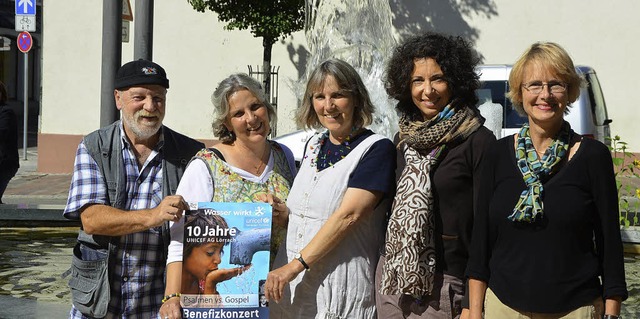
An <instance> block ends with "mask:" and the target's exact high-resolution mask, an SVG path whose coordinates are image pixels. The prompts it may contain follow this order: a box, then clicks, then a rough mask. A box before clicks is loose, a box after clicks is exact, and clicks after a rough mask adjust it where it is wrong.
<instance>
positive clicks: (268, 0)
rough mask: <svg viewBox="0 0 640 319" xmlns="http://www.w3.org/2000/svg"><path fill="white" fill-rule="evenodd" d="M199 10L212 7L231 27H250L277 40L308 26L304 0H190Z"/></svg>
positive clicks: (260, 34)
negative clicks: (305, 25) (305, 24)
mask: <svg viewBox="0 0 640 319" xmlns="http://www.w3.org/2000/svg"><path fill="white" fill-rule="evenodd" d="M187 2H189V3H190V4H191V5H192V6H193V8H194V9H195V10H197V11H200V12H204V11H205V10H207V9H209V10H211V11H213V12H216V13H217V14H218V19H219V20H220V21H223V22H227V25H226V26H225V29H227V30H235V29H237V30H245V29H250V30H251V33H252V34H253V35H254V36H255V37H262V38H263V39H264V42H265V43H268V44H273V43H275V41H276V40H277V39H279V38H284V37H286V36H288V35H290V34H291V33H293V32H296V31H299V30H302V28H303V27H304V0H187Z"/></svg>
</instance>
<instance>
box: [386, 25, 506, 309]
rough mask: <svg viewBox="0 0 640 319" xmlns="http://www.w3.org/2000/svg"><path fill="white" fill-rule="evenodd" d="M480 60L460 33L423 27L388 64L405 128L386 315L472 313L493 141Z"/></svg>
mask: <svg viewBox="0 0 640 319" xmlns="http://www.w3.org/2000/svg"><path fill="white" fill-rule="evenodd" d="M478 61H479V58H478V57H477V55H476V53H475V51H474V50H473V49H472V47H471V45H470V44H469V43H468V42H467V41H465V40H464V39H462V38H461V37H456V36H448V35H443V34H438V33H425V34H421V35H417V36H413V37H411V38H409V39H407V40H406V41H404V42H403V43H402V44H400V45H399V46H398V47H397V48H396V49H395V51H394V53H393V56H392V57H391V59H390V61H389V64H388V65H387V72H386V79H385V81H386V87H387V93H388V94H389V96H391V97H393V98H395V99H396V100H398V104H397V106H396V108H397V110H398V111H399V115H400V121H399V127H400V132H399V133H398V134H397V135H396V137H395V139H394V140H395V143H396V145H397V148H398V159H397V160H398V166H397V169H396V179H397V188H396V195H395V198H394V202H393V207H392V211H391V215H390V218H389V224H388V227H387V234H386V241H385V247H384V248H385V251H384V254H383V256H382V257H381V259H380V262H379V264H378V269H377V272H376V282H377V284H378V285H379V293H378V295H377V300H376V303H377V308H378V318H459V317H460V316H461V315H462V316H463V317H464V316H466V315H467V314H468V312H467V311H466V309H465V312H464V313H463V299H465V298H464V296H465V293H466V289H465V279H464V278H465V277H464V274H465V268H466V266H467V259H468V256H469V252H468V247H469V240H470V238H471V228H472V224H473V215H474V204H475V201H476V196H475V195H476V194H477V193H478V185H479V183H478V182H477V179H478V176H479V170H478V167H479V164H480V162H481V161H482V159H483V157H484V155H485V152H486V150H487V149H488V147H489V146H490V144H491V143H492V142H493V141H495V137H494V136H493V133H491V131H490V130H489V129H487V128H485V127H483V126H482V124H483V123H484V119H483V118H482V116H481V115H480V112H479V111H478V109H477V108H476V103H477V101H478V98H477V97H476V95H475V90H476V89H477V88H478V86H479V81H478V75H477V74H476V73H475V67H476V65H477V63H478ZM464 308H467V307H466V306H464Z"/></svg>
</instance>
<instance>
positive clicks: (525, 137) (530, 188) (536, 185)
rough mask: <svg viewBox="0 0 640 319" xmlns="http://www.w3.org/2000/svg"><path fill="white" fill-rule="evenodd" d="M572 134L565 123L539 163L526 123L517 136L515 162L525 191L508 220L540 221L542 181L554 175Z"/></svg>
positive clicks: (542, 207)
mask: <svg viewBox="0 0 640 319" xmlns="http://www.w3.org/2000/svg"><path fill="white" fill-rule="evenodd" d="M572 132H573V131H572V130H571V126H570V125H569V123H568V122H567V121H564V123H563V124H562V127H561V128H560V132H558V135H557V136H556V137H555V138H554V139H553V143H551V145H549V147H548V148H547V149H546V150H545V152H544V155H543V156H542V159H540V158H538V154H537V153H536V149H535V148H534V147H533V142H532V141H531V135H530V133H529V123H525V124H524V125H523V126H522V128H521V129H520V133H518V146H517V148H516V159H517V161H518V169H520V172H521V173H522V178H523V179H524V182H525V184H526V185H527V188H526V189H525V190H524V191H522V194H520V199H519V200H518V203H517V204H516V206H515V208H514V209H513V214H511V215H510V216H509V217H508V218H509V220H511V221H517V222H529V223H532V222H534V221H535V220H536V219H538V218H542V215H543V211H544V206H543V203H542V200H543V197H544V188H543V186H542V180H544V179H546V178H547V177H548V176H549V175H550V174H551V173H552V172H553V169H554V167H555V166H556V165H557V164H558V163H560V161H562V159H563V158H564V156H565V155H566V154H567V150H568V149H569V141H570V138H571V135H572Z"/></svg>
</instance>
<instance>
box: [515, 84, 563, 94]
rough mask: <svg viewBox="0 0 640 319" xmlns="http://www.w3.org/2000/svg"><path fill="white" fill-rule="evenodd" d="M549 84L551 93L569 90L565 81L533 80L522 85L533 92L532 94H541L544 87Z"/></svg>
mask: <svg viewBox="0 0 640 319" xmlns="http://www.w3.org/2000/svg"><path fill="white" fill-rule="evenodd" d="M545 85H546V86H547V87H548V88H549V90H550V91H551V93H564V92H565V91H567V83H564V82H540V81H533V82H529V83H525V84H523V85H522V87H523V88H525V89H526V90H527V91H529V92H531V94H536V95H537V94H540V93H542V90H543V89H544V86H545Z"/></svg>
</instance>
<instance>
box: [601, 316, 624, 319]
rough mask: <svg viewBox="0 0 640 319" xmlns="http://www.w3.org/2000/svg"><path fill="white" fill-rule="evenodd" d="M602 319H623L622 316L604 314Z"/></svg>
mask: <svg viewBox="0 0 640 319" xmlns="http://www.w3.org/2000/svg"><path fill="white" fill-rule="evenodd" d="M602 319H622V317H620V316H616V315H604V316H602Z"/></svg>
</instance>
